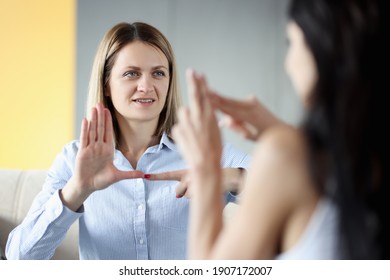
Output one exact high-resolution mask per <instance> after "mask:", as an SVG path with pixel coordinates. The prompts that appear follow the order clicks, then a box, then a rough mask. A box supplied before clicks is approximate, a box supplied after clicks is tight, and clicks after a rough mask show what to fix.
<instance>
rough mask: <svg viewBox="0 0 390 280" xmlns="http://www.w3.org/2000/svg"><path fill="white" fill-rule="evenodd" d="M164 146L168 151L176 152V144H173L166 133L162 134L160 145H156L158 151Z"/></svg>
mask: <svg viewBox="0 0 390 280" xmlns="http://www.w3.org/2000/svg"><path fill="white" fill-rule="evenodd" d="M164 146H165V147H167V148H168V149H170V150H173V151H177V147H176V144H175V143H174V142H173V140H172V138H170V137H169V136H168V134H167V133H166V132H164V133H163V135H162V136H161V140H160V144H159V145H158V150H161V149H162V148H163V147H164Z"/></svg>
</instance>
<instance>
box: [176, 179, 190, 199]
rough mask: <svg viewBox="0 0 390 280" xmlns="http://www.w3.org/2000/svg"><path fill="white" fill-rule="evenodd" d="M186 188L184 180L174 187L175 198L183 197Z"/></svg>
mask: <svg viewBox="0 0 390 280" xmlns="http://www.w3.org/2000/svg"><path fill="white" fill-rule="evenodd" d="M187 189H188V184H187V183H185V182H180V183H179V185H178V186H177V187H176V198H181V197H183V196H184V195H185V194H186V192H187Z"/></svg>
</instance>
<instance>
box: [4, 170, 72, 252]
mask: <svg viewBox="0 0 390 280" xmlns="http://www.w3.org/2000/svg"><path fill="white" fill-rule="evenodd" d="M46 175H47V171H46V170H16V169H0V247H2V249H4V248H5V244H6V242H7V238H8V234H9V233H10V232H11V231H12V229H13V228H15V227H16V226H17V225H19V224H20V223H21V222H22V221H23V219H24V217H25V216H26V214H27V212H28V210H29V209H30V206H31V204H32V201H33V199H34V198H35V196H36V195H37V193H38V192H39V191H40V190H41V189H42V186H43V183H44V182H45V178H46ZM53 259H78V222H76V223H75V224H73V225H72V226H71V228H70V230H69V231H68V233H67V235H66V237H65V240H64V241H63V242H62V244H61V245H60V246H59V247H58V248H57V250H56V252H55V255H54V257H53Z"/></svg>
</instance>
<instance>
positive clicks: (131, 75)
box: [123, 71, 139, 78]
mask: <svg viewBox="0 0 390 280" xmlns="http://www.w3.org/2000/svg"><path fill="white" fill-rule="evenodd" d="M138 76H139V73H138V72H136V71H127V72H125V73H124V74H123V77H128V78H134V77H138Z"/></svg>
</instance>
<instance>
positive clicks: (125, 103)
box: [107, 41, 169, 125]
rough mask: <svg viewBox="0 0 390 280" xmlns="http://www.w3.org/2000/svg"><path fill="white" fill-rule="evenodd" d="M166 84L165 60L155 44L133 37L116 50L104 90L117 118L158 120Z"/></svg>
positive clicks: (134, 120) (155, 121) (165, 96)
mask: <svg viewBox="0 0 390 280" xmlns="http://www.w3.org/2000/svg"><path fill="white" fill-rule="evenodd" d="M168 88H169V65H168V60H167V58H166V57H165V55H164V54H163V53H162V52H161V51H160V50H159V49H158V48H156V47H153V46H151V45H148V44H145V43H142V42H139V41H134V42H131V43H129V44H127V45H126V46H124V47H123V48H122V49H121V50H120V51H119V52H118V54H117V57H116V61H115V63H114V66H113V68H112V70H111V76H110V79H109V90H108V92H107V94H108V95H109V96H110V97H111V100H112V103H113V105H114V107H115V110H116V116H117V118H118V120H119V119H121V118H122V119H125V120H126V121H131V122H152V123H153V124H154V125H155V124H157V122H158V118H159V115H160V113H161V111H162V109H163V108H164V104H165V101H166V98H167V93H168Z"/></svg>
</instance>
